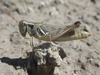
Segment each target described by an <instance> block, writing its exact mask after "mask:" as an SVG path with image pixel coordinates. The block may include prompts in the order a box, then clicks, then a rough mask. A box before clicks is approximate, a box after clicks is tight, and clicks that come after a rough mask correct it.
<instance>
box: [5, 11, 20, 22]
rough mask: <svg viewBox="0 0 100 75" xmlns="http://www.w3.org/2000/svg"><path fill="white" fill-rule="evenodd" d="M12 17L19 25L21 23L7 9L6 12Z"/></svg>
mask: <svg viewBox="0 0 100 75" xmlns="http://www.w3.org/2000/svg"><path fill="white" fill-rule="evenodd" d="M5 12H6V13H7V14H8V15H9V16H10V17H12V18H13V19H14V20H15V21H16V22H17V23H19V21H18V20H17V19H16V18H15V17H14V16H13V15H12V14H11V13H10V11H8V10H7V9H6V11H5Z"/></svg>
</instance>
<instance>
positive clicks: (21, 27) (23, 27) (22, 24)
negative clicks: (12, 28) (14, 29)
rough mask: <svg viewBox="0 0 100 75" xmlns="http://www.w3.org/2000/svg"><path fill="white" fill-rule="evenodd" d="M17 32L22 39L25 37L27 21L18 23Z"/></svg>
mask: <svg viewBox="0 0 100 75" xmlns="http://www.w3.org/2000/svg"><path fill="white" fill-rule="evenodd" d="M19 31H20V33H21V35H22V36H23V37H25V36H26V33H27V21H25V20H21V21H20V22H19Z"/></svg>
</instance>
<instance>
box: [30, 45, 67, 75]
mask: <svg viewBox="0 0 100 75" xmlns="http://www.w3.org/2000/svg"><path fill="white" fill-rule="evenodd" d="M60 52H61V53H60ZM64 57H66V54H65V53H64V51H63V49H61V48H60V47H59V46H58V45H56V44H53V43H52V45H51V48H50V44H49V43H45V44H42V45H38V46H37V47H35V48H34V49H33V53H32V54H31V55H30V59H29V62H28V69H29V71H31V72H32V73H33V74H32V75H54V70H55V67H59V66H60V65H61V63H62V59H63V58H64Z"/></svg>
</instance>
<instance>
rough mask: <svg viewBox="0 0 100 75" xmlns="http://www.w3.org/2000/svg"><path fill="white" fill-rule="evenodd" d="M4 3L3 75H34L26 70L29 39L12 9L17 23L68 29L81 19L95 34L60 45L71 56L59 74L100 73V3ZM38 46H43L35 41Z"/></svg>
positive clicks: (0, 11) (0, 23) (0, 33)
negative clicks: (38, 23) (7, 12)
mask: <svg viewBox="0 0 100 75" xmlns="http://www.w3.org/2000/svg"><path fill="white" fill-rule="evenodd" d="M25 2H26V6H27V8H28V12H27V14H26V11H25V9H24V6H23V3H22V1H21V0H0V75H31V73H28V72H27V70H26V65H27V53H29V52H31V47H30V46H29V36H28V35H27V37H26V38H23V37H22V36H21V35H20V33H19V30H18V24H17V23H16V22H15V21H14V20H13V19H12V18H10V17H9V16H8V15H7V14H6V13H5V9H8V10H9V11H10V12H11V13H12V14H13V15H14V16H15V18H16V19H17V20H19V21H20V20H27V21H30V22H42V21H43V23H47V24H51V25H56V26H62V25H63V26H66V25H69V24H72V23H74V22H75V21H77V20H79V21H80V22H81V23H82V24H81V27H80V28H81V29H82V30H86V31H88V32H89V33H91V37H89V38H88V39H84V40H75V41H68V42H60V43H58V44H61V45H62V46H61V47H62V48H63V49H64V51H65V52H66V55H67V57H66V58H65V59H64V60H63V61H62V65H61V66H60V67H59V68H55V72H54V73H55V75H58V74H59V75H99V74H100V0H25ZM34 43H35V44H39V41H38V40H37V39H34Z"/></svg>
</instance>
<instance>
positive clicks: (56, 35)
mask: <svg viewBox="0 0 100 75" xmlns="http://www.w3.org/2000/svg"><path fill="white" fill-rule="evenodd" d="M6 13H7V14H8V15H9V16H10V17H12V18H13V19H14V20H15V21H16V22H17V23H18V26H19V31H20V33H21V35H22V36H23V37H25V36H26V33H27V32H28V34H29V35H30V37H31V40H30V45H31V47H32V48H33V47H34V45H33V37H35V38H37V39H40V40H44V41H50V42H51V41H71V40H77V39H85V38H88V37H89V36H90V34H89V33H88V32H86V31H81V32H79V33H75V29H76V28H79V27H80V24H81V23H80V22H79V21H76V22H75V23H73V24H72V25H67V26H65V27H62V28H56V27H54V26H51V25H47V24H42V23H36V22H28V21H25V20H21V21H18V20H17V19H15V17H14V16H13V15H12V14H11V13H10V12H9V11H8V10H6Z"/></svg>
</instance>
